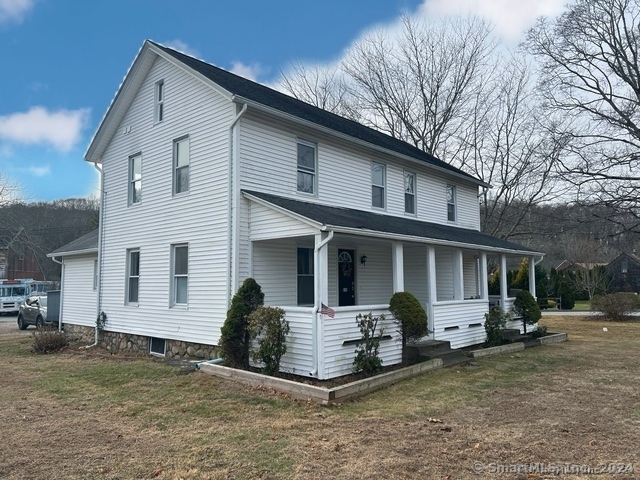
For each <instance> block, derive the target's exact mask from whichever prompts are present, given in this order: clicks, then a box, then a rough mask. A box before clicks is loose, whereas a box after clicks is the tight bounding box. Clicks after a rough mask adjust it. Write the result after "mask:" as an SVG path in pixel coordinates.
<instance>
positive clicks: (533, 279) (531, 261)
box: [529, 257, 536, 298]
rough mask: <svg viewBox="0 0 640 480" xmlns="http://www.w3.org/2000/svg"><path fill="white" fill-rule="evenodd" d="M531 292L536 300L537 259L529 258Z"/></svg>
mask: <svg viewBox="0 0 640 480" xmlns="http://www.w3.org/2000/svg"><path fill="white" fill-rule="evenodd" d="M529 292H530V293H531V295H532V296H533V298H536V259H535V257H529Z"/></svg>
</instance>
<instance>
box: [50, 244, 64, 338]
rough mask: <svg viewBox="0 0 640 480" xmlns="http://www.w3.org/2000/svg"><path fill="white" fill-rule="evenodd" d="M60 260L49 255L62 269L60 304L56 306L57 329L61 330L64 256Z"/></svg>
mask: <svg viewBox="0 0 640 480" xmlns="http://www.w3.org/2000/svg"><path fill="white" fill-rule="evenodd" d="M60 258H62V261H59V260H56V257H51V260H53V261H54V262H56V263H57V264H59V265H61V266H62V271H61V272H60V302H59V303H60V305H59V306H58V331H59V332H61V331H62V299H63V298H64V257H60Z"/></svg>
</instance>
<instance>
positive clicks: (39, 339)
mask: <svg viewBox="0 0 640 480" xmlns="http://www.w3.org/2000/svg"><path fill="white" fill-rule="evenodd" d="M68 346H69V340H68V339H67V335H66V334H64V333H63V332H60V331H58V329H56V328H54V327H41V328H38V329H37V330H36V331H35V333H34V334H33V348H32V350H33V352H34V353H55V352H59V351H61V350H64V349H65V348H66V347H68Z"/></svg>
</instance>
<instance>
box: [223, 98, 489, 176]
mask: <svg viewBox="0 0 640 480" xmlns="http://www.w3.org/2000/svg"><path fill="white" fill-rule="evenodd" d="M232 100H233V101H234V102H237V103H243V104H245V105H246V104H248V105H250V106H251V107H252V108H255V109H257V110H262V111H263V112H267V113H269V114H271V115H275V116H278V117H280V118H283V119H286V120H288V121H290V122H294V123H297V124H302V125H306V126H309V127H312V128H314V129H317V130H321V131H323V132H326V133H329V134H331V135H333V136H336V137H339V138H341V139H343V140H346V141H348V142H350V143H355V144H358V145H362V146H364V147H367V148H371V149H373V150H377V151H379V152H382V153H384V154H387V155H391V156H393V157H397V158H402V159H403V160H407V161H409V162H411V163H415V164H417V165H422V166H426V167H428V168H432V169H434V170H436V171H439V172H442V173H446V174H447V175H453V176H455V177H458V178H460V179H462V180H465V181H467V182H469V183H473V184H476V185H480V186H481V187H486V188H491V185H490V184H488V183H486V182H484V181H482V180H480V179H478V178H475V177H472V176H471V175H467V174H465V173H463V172H456V171H452V170H449V169H447V168H444V167H440V166H438V165H433V164H431V163H428V162H426V161H424V160H420V159H418V158H414V157H411V156H408V155H404V154H402V153H399V152H396V151H395V150H390V149H388V148H384V147H381V146H379V145H376V144H375V143H370V142H367V141H365V140H361V139H359V138H357V137H352V136H351V135H347V134H346V133H342V132H339V131H338V130H334V129H331V128H329V127H324V126H322V125H318V124H317V123H314V122H312V121H309V120H304V119H302V118H300V117H297V116H295V115H291V114H290V113H285V112H282V111H280V110H277V109H275V108H273V107H268V106H266V105H263V104H262V103H258V102H255V101H253V100H249V99H248V98H245V97H242V96H240V95H233V97H232ZM434 158H435V157H434ZM452 168H455V167H452Z"/></svg>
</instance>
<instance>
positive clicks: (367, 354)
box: [353, 312, 384, 375]
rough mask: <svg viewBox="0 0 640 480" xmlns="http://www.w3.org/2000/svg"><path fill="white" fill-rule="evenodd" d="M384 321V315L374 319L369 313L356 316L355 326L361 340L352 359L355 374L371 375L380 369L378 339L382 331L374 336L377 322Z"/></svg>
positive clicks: (380, 360)
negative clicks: (360, 335)
mask: <svg viewBox="0 0 640 480" xmlns="http://www.w3.org/2000/svg"><path fill="white" fill-rule="evenodd" d="M379 320H382V321H384V315H380V317H374V316H373V314H372V313H371V312H369V313H367V314H365V315H363V314H361V313H360V314H358V316H357V317H356V324H357V325H358V328H359V329H360V333H361V334H362V339H361V341H360V342H359V343H358V348H357V349H356V357H355V358H354V359H353V371H354V372H355V373H358V372H364V373H365V375H373V374H374V373H376V372H378V371H380V370H381V369H382V359H381V358H380V357H378V351H379V349H380V337H382V333H383V329H382V328H381V329H380V332H379V333H378V334H377V335H376V329H377V327H378V321H379Z"/></svg>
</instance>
